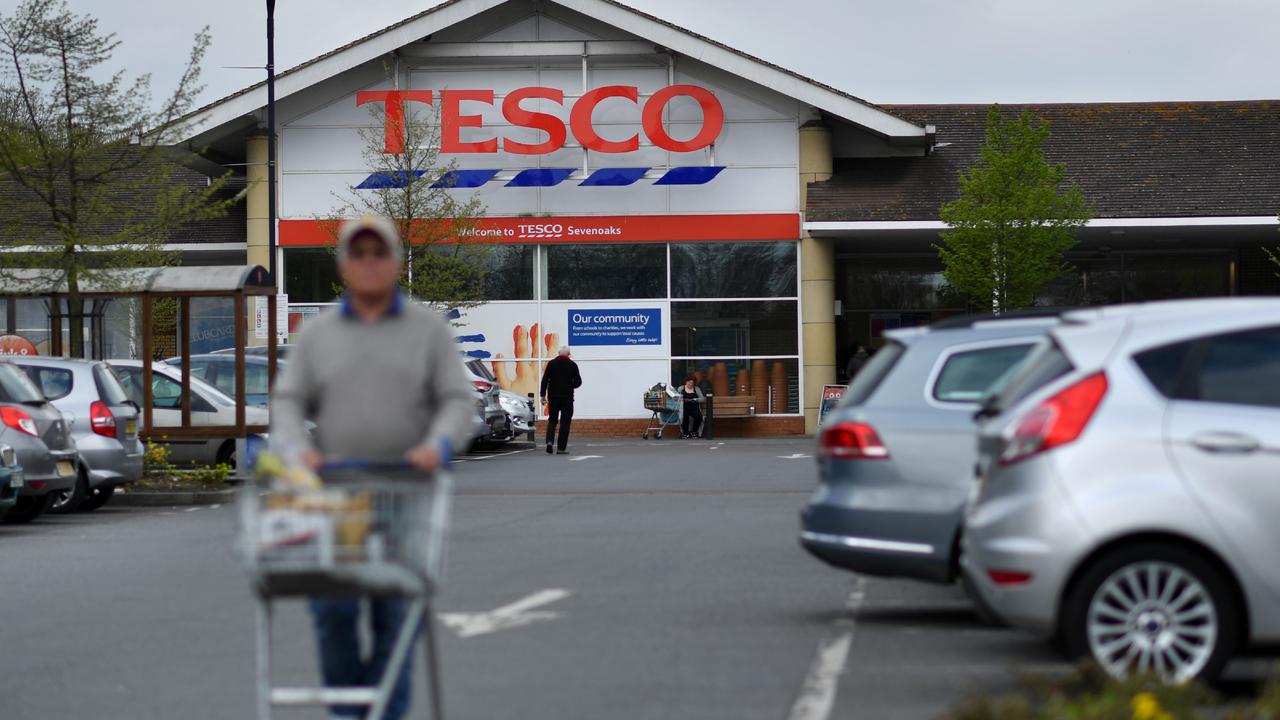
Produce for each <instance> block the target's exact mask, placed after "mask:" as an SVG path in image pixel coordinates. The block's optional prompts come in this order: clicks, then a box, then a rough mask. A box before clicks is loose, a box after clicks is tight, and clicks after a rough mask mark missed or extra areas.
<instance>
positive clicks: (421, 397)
mask: <svg viewBox="0 0 1280 720" xmlns="http://www.w3.org/2000/svg"><path fill="white" fill-rule="evenodd" d="M403 255H404V248H403V247H402V245H401V243H400V236H399V234H398V233H397V232H396V229H395V227H394V226H393V225H392V224H391V223H390V222H387V221H386V220H383V219H381V218H371V217H366V218H363V219H360V220H354V221H351V222H348V223H346V224H345V225H343V226H342V228H341V230H340V231H339V235H338V269H339V271H340V274H341V276H342V281H343V283H344V284H345V285H346V294H345V295H343V298H342V305H341V307H340V308H338V309H336V310H334V311H330V312H328V313H325V314H322V315H320V316H319V317H316V318H314V319H312V320H311V321H309V322H308V323H307V324H306V325H305V326H304V328H303V331H302V333H301V335H300V337H299V338H298V343H297V345H296V346H295V347H294V349H293V351H292V353H291V354H290V356H289V366H288V369H287V370H286V371H285V372H284V374H283V376H282V377H281V379H280V382H279V384H278V385H277V386H276V389H275V393H274V397H273V399H272V403H271V444H272V446H273V447H274V448H275V449H276V450H277V452H278V453H279V454H280V455H281V456H282V457H283V458H284V459H285V461H286V462H292V463H295V464H296V463H301V464H304V465H306V466H308V467H310V468H311V469H312V470H316V469H319V468H320V467H321V465H323V464H324V462H325V461H326V460H340V459H343V458H348V459H368V460H374V461H397V460H406V461H408V462H409V463H410V464H412V465H413V466H414V467H415V468H417V469H419V470H423V471H432V470H436V469H438V468H440V467H441V466H443V465H445V464H447V463H448V462H449V458H450V456H451V455H452V452H453V449H454V448H457V447H465V443H466V442H467V440H468V434H469V432H468V430H469V428H470V423H471V419H472V415H473V413H474V412H475V410H474V407H473V405H472V399H471V395H472V391H471V385H470V383H468V382H467V378H466V376H465V375H464V373H463V369H462V363H461V360H459V358H458V354H457V346H456V345H455V344H454V341H453V333H452V332H451V331H450V329H449V326H448V324H447V323H446V322H445V321H444V319H443V318H441V317H440V316H439V315H438V314H437V313H435V312H434V311H432V310H430V309H428V308H426V307H423V306H421V305H418V304H415V303H411V302H407V301H406V300H405V298H404V297H403V296H402V295H401V294H400V290H399V281H400V271H401V265H402V263H403ZM306 420H312V421H314V422H315V424H316V428H315V433H314V439H312V438H310V437H308V435H307V433H306V431H305V430H304V429H303V423H304V421H306ZM369 608H370V615H371V619H372V623H371V624H372V627H373V642H372V644H371V653H370V656H369V657H368V659H365V658H363V657H362V656H361V653H360V639H359V634H358V621H359V619H360V610H361V608H360V598H356V597H338V598H328V597H326V598H315V599H313V600H312V601H311V613H312V617H313V620H314V624H315V631H316V641H317V645H318V649H319V654H320V669H321V674H322V675H323V676H324V681H325V684H326V685H329V686H331V687H349V686H370V685H375V684H377V682H378V680H379V679H380V678H381V677H382V674H383V671H384V669H385V667H386V665H387V661H388V659H389V658H390V655H391V650H392V646H393V643H394V641H395V637H396V634H397V633H398V632H399V630H400V626H401V623H403V622H404V620H405V603H404V601H403V600H402V599H400V598H394V597H391V598H376V599H372V600H370V602H369ZM409 657H412V653H410V655H409ZM409 669H410V668H409V663H407V662H406V664H405V667H404V672H403V673H402V674H401V676H400V677H399V678H398V680H397V682H396V686H395V691H394V693H393V695H392V699H391V703H390V705H389V707H388V709H387V713H386V715H385V716H384V717H385V718H387V720H399V718H403V717H404V716H405V715H406V714H407V713H408V710H409V690H410V682H409V677H410V675H409ZM330 710H331V712H332V713H333V717H362V716H363V715H364V713H365V708H363V707H359V706H349V705H342V706H334V707H332V708H330Z"/></svg>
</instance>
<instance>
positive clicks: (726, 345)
mask: <svg viewBox="0 0 1280 720" xmlns="http://www.w3.org/2000/svg"><path fill="white" fill-rule="evenodd" d="M796 323H797V319H796V302H795V301H794V300H769V301H740V302H673V303H671V354H672V355H675V356H677V357H679V356H690V357H699V356H709V355H719V356H728V357H733V356H735V355H739V356H741V355H797V354H799V341H798V339H797V333H796Z"/></svg>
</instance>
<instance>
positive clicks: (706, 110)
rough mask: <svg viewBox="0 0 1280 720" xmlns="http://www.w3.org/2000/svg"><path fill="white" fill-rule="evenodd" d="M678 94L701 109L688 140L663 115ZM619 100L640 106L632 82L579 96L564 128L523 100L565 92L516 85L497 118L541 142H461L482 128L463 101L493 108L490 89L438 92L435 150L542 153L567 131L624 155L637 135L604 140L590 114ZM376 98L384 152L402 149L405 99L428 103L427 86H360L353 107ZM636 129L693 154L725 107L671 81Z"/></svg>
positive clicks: (716, 130)
mask: <svg viewBox="0 0 1280 720" xmlns="http://www.w3.org/2000/svg"><path fill="white" fill-rule="evenodd" d="M677 97H688V98H692V99H693V100H694V101H696V102H697V103H698V106H699V107H700V108H701V110H702V126H701V127H700V128H699V129H698V132H697V133H696V134H695V135H694V136H693V137H692V138H690V139H689V140H676V139H675V138H673V137H671V134H670V133H668V132H667V128H666V127H665V126H664V125H663V122H662V118H663V114H664V113H665V111H666V109H667V106H668V105H669V104H670V103H671V101H672V100H674V99H675V98H677ZM611 98H620V99H622V100H625V101H630V102H632V103H634V104H636V105H640V93H639V88H637V87H636V86H634V85H607V86H604V87H599V88H595V89H594V90H590V91H588V92H586V93H585V94H583V96H582V97H580V98H578V100H577V101H576V102H575V103H574V104H573V107H572V108H570V110H569V127H568V128H566V127H565V123H564V121H563V120H561V119H560V118H558V117H556V116H555V115H551V114H549V113H545V112H535V111H532V110H528V109H526V108H525V107H524V106H523V105H522V103H523V102H524V101H526V100H534V99H541V100H550V101H551V102H554V103H556V104H558V105H564V91H562V90H559V89H556V88H551V87H537V86H535V87H525V88H518V89H516V90H513V91H511V92H510V93H508V94H507V96H506V97H505V98H503V100H502V117H503V118H504V119H505V120H506V121H507V122H509V123H511V124H512V125H514V126H515V127H520V128H529V129H532V130H539V131H541V132H543V133H545V134H546V136H547V138H546V140H543V141H542V142H537V143H526V142H521V141H519V140H514V139H511V138H497V137H493V138H489V139H486V140H479V141H473V142H463V141H462V139H461V133H460V131H461V129H462V128H478V127H483V119H482V116H481V115H479V114H475V113H468V114H464V113H463V110H462V103H463V102H476V103H484V104H486V105H489V106H490V107H492V106H493V101H494V97H493V91H492V90H442V91H441V92H440V152H442V153H447V154H458V153H496V152H498V146H499V142H500V141H501V146H502V149H503V150H504V151H505V152H508V153H512V154H515V155H545V154H548V153H552V152H555V151H556V150H559V149H561V148H563V147H564V144H565V141H566V140H567V139H568V134H569V131H570V130H572V132H573V136H574V138H575V139H577V141H578V143H579V144H581V145H582V147H584V148H586V149H588V150H593V151H595V152H600V153H628V152H635V151H636V150H638V149H639V148H640V135H639V133H637V134H635V135H632V136H631V137H629V138H627V139H625V140H607V139H605V138H603V137H601V136H600V134H599V133H597V132H596V129H595V125H594V120H593V116H594V114H595V110H596V107H597V106H598V105H600V103H601V102H604V101H605V100H608V99H611ZM370 102H381V103H383V105H384V112H383V117H384V124H385V128H384V141H383V152H384V153H388V154H400V153H403V152H404V110H405V103H406V102H420V103H424V104H427V105H431V104H433V96H432V93H431V91H430V90H361V91H359V92H357V93H356V105H357V106H360V105H364V104H366V103H370ZM640 110H641V113H640V127H641V129H642V130H643V132H644V135H645V137H647V138H648V139H649V141H650V142H652V143H653V144H654V145H655V146H656V147H659V148H661V149H663V150H669V151H671V152H693V151H695V150H701V149H702V148H704V147H707V146H709V145H711V144H712V143H714V142H715V141H716V138H718V137H720V132H721V131H722V130H723V129H724V107H723V106H722V105H721V104H720V101H719V99H717V98H716V96H715V94H714V93H712V92H711V91H710V90H707V89H706V88H702V87H698V86H697V85H671V86H669V87H665V88H662V89H661V90H659V91H657V92H656V93H654V94H653V95H651V96H650V97H649V98H648V99H647V100H646V101H645V102H644V105H643V107H641V108H640Z"/></svg>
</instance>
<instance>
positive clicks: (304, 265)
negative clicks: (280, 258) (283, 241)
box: [284, 248, 341, 303]
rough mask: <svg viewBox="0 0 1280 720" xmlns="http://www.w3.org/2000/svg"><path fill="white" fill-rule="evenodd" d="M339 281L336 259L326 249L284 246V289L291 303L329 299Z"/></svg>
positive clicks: (334, 295)
mask: <svg viewBox="0 0 1280 720" xmlns="http://www.w3.org/2000/svg"><path fill="white" fill-rule="evenodd" d="M340 284H341V280H340V279H339V277H338V265H337V259H336V257H335V256H334V254H333V250H331V249H329V248H286V249H285V251H284V290H285V292H286V293H288V294H289V301H290V302H308V303H310V302H330V301H332V300H333V299H334V298H336V297H337V295H338V292H337V288H338V286H339V285H340Z"/></svg>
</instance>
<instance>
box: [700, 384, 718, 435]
mask: <svg viewBox="0 0 1280 720" xmlns="http://www.w3.org/2000/svg"><path fill="white" fill-rule="evenodd" d="M715 407H716V396H715V395H714V394H712V393H707V416H706V417H705V418H703V419H702V439H703V440H711V439H713V438H715V436H716V413H715Z"/></svg>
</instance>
